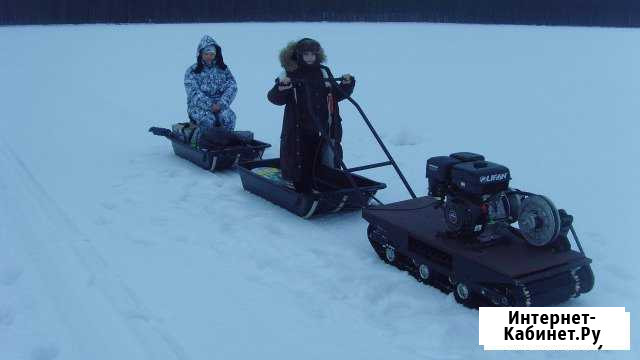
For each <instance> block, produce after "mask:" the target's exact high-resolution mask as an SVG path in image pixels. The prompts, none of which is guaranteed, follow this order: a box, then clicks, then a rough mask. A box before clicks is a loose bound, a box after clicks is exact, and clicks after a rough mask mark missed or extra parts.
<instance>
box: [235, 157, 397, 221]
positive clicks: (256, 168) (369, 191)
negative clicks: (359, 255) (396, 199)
mask: <svg viewBox="0 0 640 360" xmlns="http://www.w3.org/2000/svg"><path fill="white" fill-rule="evenodd" d="M237 169H238V172H239V173H240V179H241V180H242V186H243V187H244V189H245V190H247V191H249V192H251V193H254V194H256V195H258V196H260V197H262V198H264V199H266V200H268V201H270V202H272V203H274V204H276V205H279V206H281V207H283V208H285V209H287V210H289V211H291V212H292V213H294V214H296V215H298V216H301V217H303V218H305V219H308V218H311V217H312V216H314V215H319V214H324V213H337V212H340V211H346V210H356V209H358V210H359V209H361V208H362V206H363V204H361V198H362V199H364V201H365V202H368V201H369V200H370V199H371V197H372V196H374V195H375V193H376V192H377V191H378V190H381V189H384V188H386V185H385V184H383V183H379V182H376V181H373V180H370V179H368V178H366V177H364V176H361V175H356V174H352V177H353V179H354V181H355V182H356V184H357V185H358V187H359V188H360V191H362V197H359V196H358V193H357V190H355V189H354V188H353V187H352V186H351V183H350V182H349V180H348V178H347V175H346V174H345V173H344V172H343V171H340V170H336V169H331V168H328V167H324V166H322V167H320V168H319V169H318V173H317V174H316V176H317V179H316V185H317V191H314V192H313V193H310V194H302V193H298V192H296V191H295V189H294V188H293V185H292V184H291V183H289V182H288V181H286V180H284V179H282V176H281V175H280V159H279V158H276V159H268V160H260V161H250V162H245V163H241V164H239V165H238V167H237Z"/></svg>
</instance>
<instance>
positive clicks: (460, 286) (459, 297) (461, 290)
mask: <svg viewBox="0 0 640 360" xmlns="http://www.w3.org/2000/svg"><path fill="white" fill-rule="evenodd" d="M453 297H454V298H455V299H456V301H457V302H458V303H459V304H462V305H464V306H465V307H468V308H471V309H475V308H477V307H478V304H479V300H480V299H479V297H478V295H477V294H476V293H475V292H474V291H473V290H471V288H469V286H467V285H466V284H465V283H462V282H458V283H456V284H455V286H454V287H453Z"/></svg>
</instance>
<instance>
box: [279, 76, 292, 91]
mask: <svg viewBox="0 0 640 360" xmlns="http://www.w3.org/2000/svg"><path fill="white" fill-rule="evenodd" d="M292 86H293V85H292V84H291V79H289V77H287V76H285V77H282V78H280V79H279V81H278V90H279V91H286V90H289V89H291V87H292Z"/></svg>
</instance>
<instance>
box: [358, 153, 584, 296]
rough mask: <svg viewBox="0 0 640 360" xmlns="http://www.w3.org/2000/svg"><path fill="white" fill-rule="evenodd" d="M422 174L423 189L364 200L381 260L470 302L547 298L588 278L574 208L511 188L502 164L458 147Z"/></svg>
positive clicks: (571, 292)
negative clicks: (405, 196)
mask: <svg viewBox="0 0 640 360" xmlns="http://www.w3.org/2000/svg"><path fill="white" fill-rule="evenodd" d="M427 177H428V179H429V195H430V196H425V197H420V198H415V199H411V200H407V201H401V202H397V203H393V204H388V205H383V206H374V207H368V208H365V209H364V210H363V213H362V216H363V218H364V219H365V220H366V221H368V222H369V227H368V229H367V237H368V238H369V241H370V242H371V245H372V247H373V249H374V250H375V252H376V253H377V255H378V256H379V257H380V259H382V260H383V261H384V262H386V263H388V264H391V265H393V266H396V267H398V268H399V269H401V270H406V271H408V272H409V273H410V274H411V275H413V276H414V277H415V278H416V279H417V280H418V281H420V282H423V283H425V284H428V285H431V286H434V287H436V288H438V289H440V290H442V291H444V292H445V293H450V292H453V294H454V297H455V299H456V301H457V302H459V303H461V304H463V305H465V306H467V307H471V308H475V307H478V306H548V305H554V304H559V303H562V302H564V301H567V300H569V299H571V298H574V297H577V296H579V295H581V294H584V293H587V292H589V291H590V290H591V289H592V288H593V285H594V276H593V273H592V270H591V266H590V264H591V259H589V258H588V257H586V255H585V253H584V251H583V249H582V245H581V244H580V241H579V240H578V237H577V235H576V233H575V230H574V229H573V225H572V222H573V217H571V216H570V215H568V214H567V213H566V212H565V211H564V210H562V209H561V210H557V209H556V208H555V206H554V205H553V203H552V202H551V201H550V200H549V199H547V198H545V197H544V196H540V195H535V194H531V193H526V192H523V191H519V190H513V189H510V188H509V187H508V181H509V179H510V174H509V170H508V169H507V168H506V167H504V166H502V165H498V164H495V163H490V162H487V161H484V157H482V156H481V155H478V154H472V153H456V154H452V155H450V156H449V157H446V156H439V157H434V158H431V159H429V161H428V162H427ZM516 222H517V224H518V227H517V228H516V227H514V226H512V225H511V224H512V223H516ZM569 231H571V234H572V236H573V238H574V240H575V243H576V245H577V247H578V249H579V251H576V250H573V249H571V243H570V241H569V237H568V232H569Z"/></svg>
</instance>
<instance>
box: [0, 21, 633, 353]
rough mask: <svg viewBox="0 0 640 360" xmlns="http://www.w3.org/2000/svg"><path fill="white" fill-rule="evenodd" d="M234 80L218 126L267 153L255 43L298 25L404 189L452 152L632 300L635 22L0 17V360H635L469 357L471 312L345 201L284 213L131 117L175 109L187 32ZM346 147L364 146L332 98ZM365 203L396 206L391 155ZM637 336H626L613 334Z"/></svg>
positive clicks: (274, 119)
mask: <svg viewBox="0 0 640 360" xmlns="http://www.w3.org/2000/svg"><path fill="white" fill-rule="evenodd" d="M205 33H208V34H211V35H212V36H214V37H215V38H216V40H218V41H219V43H220V44H222V47H223V53H224V56H225V60H226V62H227V63H228V64H229V65H230V67H231V69H232V71H233V73H234V74H235V76H236V79H237V81H238V84H239V89H240V91H239V95H238V97H237V99H236V101H235V103H234V109H235V110H236V112H237V114H238V128H239V129H251V130H253V131H254V132H255V133H256V135H257V137H258V138H259V139H261V140H264V141H267V142H269V143H271V144H273V145H274V147H272V148H271V149H269V150H268V151H267V153H266V157H275V156H277V153H278V152H277V150H278V143H279V141H278V140H279V132H280V126H281V116H282V108H278V107H276V106H273V105H271V104H270V103H268V102H267V100H266V91H267V90H268V89H269V88H270V86H271V85H272V84H273V79H274V78H275V77H276V76H277V75H278V74H279V73H280V71H281V69H280V67H279V64H278V61H277V53H278V51H279V49H280V48H281V47H283V46H284V45H285V44H286V42H287V41H289V40H291V39H297V38H300V37H303V36H310V37H314V38H316V39H318V40H320V41H321V43H322V44H323V45H324V47H325V50H326V52H327V54H328V60H329V63H328V64H329V65H330V66H331V67H332V69H333V71H334V73H336V74H342V73H347V72H350V73H353V74H354V75H355V76H356V78H357V81H358V83H357V86H356V90H355V92H354V98H356V99H357V100H358V101H359V102H360V104H361V105H362V106H363V108H364V109H365V111H366V112H367V114H368V115H369V117H370V119H371V120H372V122H373V123H374V125H375V126H376V127H377V129H378V130H379V132H380V134H381V135H382V137H383V139H384V140H385V141H386V143H387V145H388V146H389V149H390V151H391V153H392V154H393V155H394V156H395V158H396V159H397V161H398V163H399V165H400V167H401V168H402V169H403V170H404V172H405V174H406V175H407V178H408V180H409V182H410V183H411V184H412V185H413V187H414V189H415V190H416V191H417V192H418V194H419V195H423V194H424V193H425V191H426V179H425V178H424V174H425V167H424V166H425V162H426V159H427V158H428V157H430V156H435V155H446V154H449V153H451V152H455V151H474V152H479V153H483V154H484V155H485V156H486V157H487V158H488V159H490V160H492V161H495V162H498V163H501V164H504V165H506V166H508V167H509V168H510V169H511V171H512V175H513V178H514V180H513V182H512V184H513V185H514V186H516V187H518V188H521V189H524V190H529V191H532V192H538V193H542V194H545V195H547V196H549V197H551V198H552V199H553V200H554V201H555V203H556V204H557V205H558V206H559V207H563V208H566V209H567V210H568V211H569V212H570V213H571V214H573V215H574V216H575V218H576V222H575V225H576V228H577V230H578V232H579V234H580V235H581V240H582V243H583V245H584V247H585V250H586V252H587V254H588V255H589V256H590V257H592V258H593V260H594V263H593V269H594V272H595V275H596V286H595V288H594V289H593V291H592V292H591V293H589V294H586V295H585V296H582V297H580V298H578V299H575V300H572V301H570V302H568V303H566V304H564V306H624V307H626V308H627V311H630V312H631V316H632V327H633V325H635V324H636V321H635V319H637V316H636V311H637V310H638V309H639V308H638V307H637V306H638V305H639V303H638V299H639V294H640V291H639V290H638V285H640V284H639V282H638V275H637V273H636V269H637V254H638V252H639V251H640V245H639V244H638V240H639V239H638V235H639V234H638V230H637V229H638V227H637V223H638V221H637V219H638V216H639V215H640V211H639V210H638V201H639V200H640V196H639V195H640V190H639V188H640V187H639V186H638V183H639V182H640V170H639V166H638V158H639V157H640V148H639V146H638V143H637V140H638V138H639V135H640V133H639V130H640V125H639V122H638V121H637V113H638V111H639V109H640V97H639V94H640V72H639V71H638V64H640V47H638V44H639V43H640V30H637V29H604V28H567V27H553V28H552V27H523V26H475V25H433V24H332V23H293V24H260V23H245V24H193V25H135V26H133V25H132V26H123V25H121V26H117V25H94V26H34V27H0V44H2V51H0V79H1V81H0V99H2V102H1V106H0V249H1V251H0V359H2V360H14V359H16V360H17V359H29V360H53V359H83V360H84V359H93V360H101V359H153V360H163V359H179V360H190V359H193V360H196V359H256V358H260V359H347V358H348V359H474V358H491V359H503V358H504V359H513V358H515V359H539V358H552V359H553V358H563V359H564V358H574V359H583V358H589V359H590V358H597V359H619V358H637V357H636V356H637V354H636V355H635V356H634V355H633V352H602V353H595V352H588V353H585V352H484V351H483V350H482V347H480V346H478V330H477V329H478V312H477V311H473V310H468V309H465V308H463V307H461V306H459V305H458V304H456V303H455V301H454V299H453V297H452V296H451V295H449V296H446V295H444V294H442V293H440V292H439V291H437V290H435V289H432V288H429V287H425V286H422V285H421V284H419V283H417V282H416V281H414V280H413V279H412V278H410V277H409V276H408V275H407V274H406V273H403V272H400V271H398V270H395V269H393V268H391V267H389V266H386V265H384V264H383V263H382V262H381V261H380V260H379V259H377V257H376V256H375V255H374V253H373V251H372V250H371V249H370V246H369V243H368V241H367V239H366V235H365V229H366V222H365V221H364V220H362V219H361V218H360V214H359V213H358V212H353V213H349V214H341V215H334V216H326V217H321V218H318V219H315V220H311V221H306V220H302V219H300V218H297V217H296V216H294V215H292V214H290V213H288V212H286V211H285V210H283V209H281V208H278V207H276V206H275V205H272V204H271V203H268V202H266V201H264V200H263V199H261V198H258V197H256V196H254V195H252V194H250V193H247V192H245V191H243V189H242V186H241V183H240V180H239V177H238V175H237V174H236V173H234V172H224V173H218V174H211V173H208V172H206V171H204V170H202V169H200V168H197V167H196V166H194V165H192V164H191V163H188V162H186V161H184V160H181V159H179V158H177V157H176V156H174V155H173V153H172V151H171V148H170V145H169V143H168V142H167V141H165V140H163V139H161V138H158V137H154V136H151V135H150V134H149V133H147V129H148V128H149V127H150V126H154V125H155V126H164V127H169V126H170V124H171V123H173V122H177V121H183V120H184V119H185V112H186V104H185V94H184V89H183V85H182V77H183V74H184V70H185V69H186V67H187V66H189V65H190V64H192V63H193V61H194V58H195V48H196V45H197V43H198V41H199V39H200V37H201V36H202V35H203V34H205ZM342 112H343V118H344V128H345V139H344V145H345V152H346V163H347V164H349V165H351V166H357V165H362V164H364V163H369V162H377V161H382V160H384V155H383V153H382V152H381V151H380V150H379V149H378V148H377V147H376V144H375V142H374V140H373V139H372V137H371V136H370V134H369V133H368V131H367V130H366V128H365V126H364V124H363V122H362V121H361V120H360V118H359V117H358V115H357V113H356V112H355V110H354V109H353V108H352V107H351V106H350V105H349V104H347V103H345V104H344V105H343V106H342ZM365 175H367V176H370V177H372V178H374V179H376V180H380V181H383V182H386V183H387V185H388V189H386V190H384V191H382V192H381V193H380V194H379V195H380V198H381V200H383V201H385V202H390V201H398V200H403V199H406V198H408V194H407V193H406V191H405V190H404V188H403V187H402V184H401V183H400V181H399V180H398V179H397V178H396V177H395V175H394V173H393V172H392V170H391V169H390V168H386V169H378V170H371V171H367V172H365ZM638 345H640V341H639V338H638V335H637V331H636V332H634V331H633V330H632V348H634V347H637V346H638Z"/></svg>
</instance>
